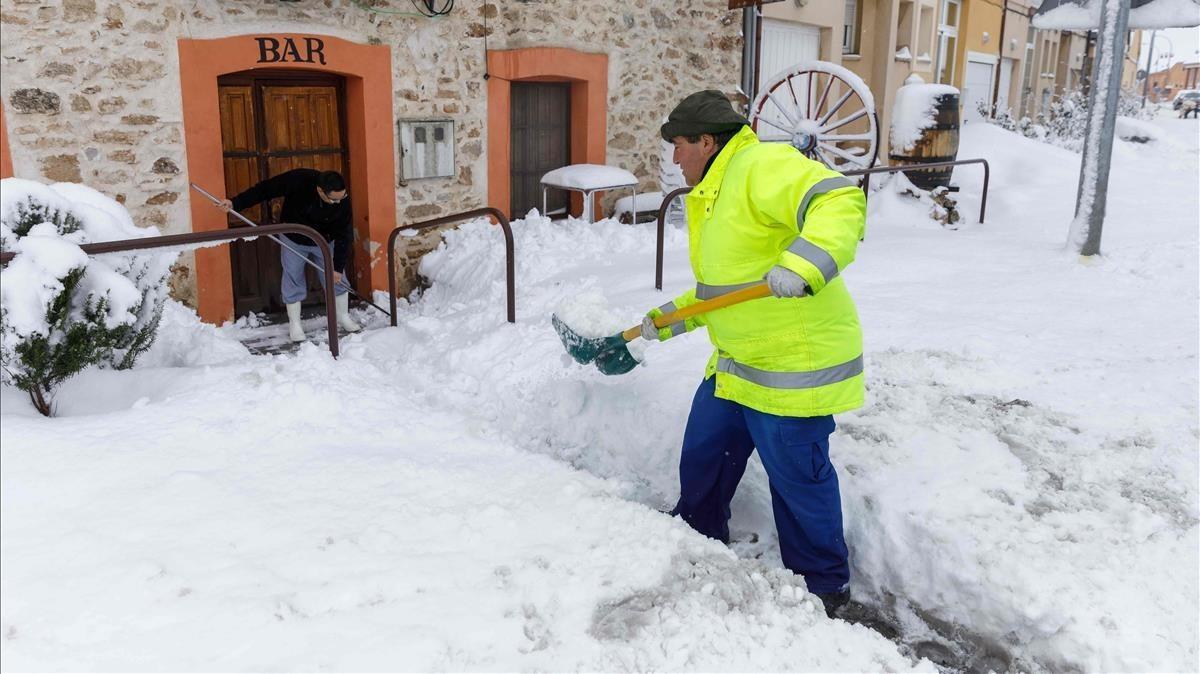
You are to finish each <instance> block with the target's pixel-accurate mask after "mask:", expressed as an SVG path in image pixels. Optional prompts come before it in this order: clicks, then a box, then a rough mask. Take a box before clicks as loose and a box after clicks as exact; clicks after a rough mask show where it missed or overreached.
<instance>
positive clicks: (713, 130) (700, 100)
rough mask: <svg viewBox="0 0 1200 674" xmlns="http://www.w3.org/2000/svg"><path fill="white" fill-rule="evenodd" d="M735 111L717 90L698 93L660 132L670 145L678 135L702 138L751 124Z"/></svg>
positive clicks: (691, 97) (675, 113)
mask: <svg viewBox="0 0 1200 674" xmlns="http://www.w3.org/2000/svg"><path fill="white" fill-rule="evenodd" d="M749 123H750V122H749V121H747V120H746V118H745V117H743V116H741V115H740V114H738V113H737V111H735V110H734V109H733V105H731V104H730V103H729V99H728V98H726V97H725V94H723V93H721V92H719V91H717V90H716V89H707V90H705V91H697V92H696V93H694V94H691V95H689V96H688V97H687V98H685V99H683V100H682V101H680V102H679V105H676V106H675V109H674V110H672V111H671V114H670V115H669V116H668V117H667V123H666V124H663V125H662V129H660V133H661V134H662V137H663V140H665V141H667V142H668V143H669V142H671V139H672V138H674V137H675V136H699V135H700V134H702V133H708V134H718V133H721V132H724V131H736V130H738V129H740V128H742V127H743V126H745V125H747V124H749Z"/></svg>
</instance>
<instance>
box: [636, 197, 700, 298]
mask: <svg viewBox="0 0 1200 674" xmlns="http://www.w3.org/2000/svg"><path fill="white" fill-rule="evenodd" d="M691 191H692V188H690V187H680V188H679V189H677V190H671V191H670V192H667V196H665V197H663V200H662V205H660V206H659V207H658V249H657V251H656V252H655V256H654V289H655V290H662V274H663V236H664V234H665V231H664V230H665V229H666V223H667V210H668V209H669V208H670V207H671V203H672V202H674V201H675V200H676V199H677V198H679V197H681V196H683V195H685V194H687V193H688V192H691ZM634 206H635V209H634V210H635V212H634V219H635V220H636V219H637V213H636V210H637V209H636V204H634Z"/></svg>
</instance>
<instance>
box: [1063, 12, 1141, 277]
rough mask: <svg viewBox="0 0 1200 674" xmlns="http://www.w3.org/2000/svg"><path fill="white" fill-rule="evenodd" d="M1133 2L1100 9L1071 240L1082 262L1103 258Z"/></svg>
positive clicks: (1070, 242) (1069, 242)
mask: <svg viewBox="0 0 1200 674" xmlns="http://www.w3.org/2000/svg"><path fill="white" fill-rule="evenodd" d="M1129 1H1130V0H1103V1H1102V2H1101V4H1100V8H1101V9H1100V30H1099V31H1097V33H1096V53H1095V54H1096V55H1095V60H1094V64H1093V67H1092V78H1091V80H1092V81H1091V86H1090V87H1089V88H1090V91H1089V93H1088V118H1087V134H1086V135H1085V136H1084V142H1083V162H1082V165H1081V168H1080V171H1079V191H1078V193H1077V198H1076V201H1075V220H1074V221H1073V222H1072V223H1071V234H1070V237H1069V241H1068V244H1069V245H1070V246H1071V247H1073V248H1077V249H1078V250H1079V254H1080V255H1082V256H1084V257H1090V256H1092V255H1097V254H1099V253H1100V234H1101V230H1102V229H1103V227H1104V211H1105V209H1106V207H1107V205H1108V174H1109V172H1110V169H1111V168H1112V146H1113V136H1114V135H1115V132H1116V124H1117V99H1118V98H1119V97H1120V95H1121V69H1122V68H1123V67H1124V65H1125V34H1126V33H1127V32H1128V29H1129Z"/></svg>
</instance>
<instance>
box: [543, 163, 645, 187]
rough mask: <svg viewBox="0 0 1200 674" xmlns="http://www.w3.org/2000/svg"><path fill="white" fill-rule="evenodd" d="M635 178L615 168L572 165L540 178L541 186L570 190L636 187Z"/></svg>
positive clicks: (596, 165)
mask: <svg viewBox="0 0 1200 674" xmlns="http://www.w3.org/2000/svg"><path fill="white" fill-rule="evenodd" d="M637 182H638V180H637V176H635V175H633V174H632V173H630V172H629V171H626V170H625V169H623V168H618V167H616V166H605V165H603V164H572V165H571V166H563V167H562V168H556V169H554V170H553V171H550V172H549V173H547V174H546V175H544V176H542V184H543V185H550V186H551V187H562V188H564V189H572V190H580V191H583V190H588V191H595V190H611V189H616V188H618V187H629V186H631V185H637Z"/></svg>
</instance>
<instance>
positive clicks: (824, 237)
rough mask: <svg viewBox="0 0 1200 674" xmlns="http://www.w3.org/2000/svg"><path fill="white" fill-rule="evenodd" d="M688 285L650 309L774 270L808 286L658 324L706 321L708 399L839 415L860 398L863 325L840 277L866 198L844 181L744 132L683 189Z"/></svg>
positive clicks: (718, 291)
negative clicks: (711, 390) (711, 387)
mask: <svg viewBox="0 0 1200 674" xmlns="http://www.w3.org/2000/svg"><path fill="white" fill-rule="evenodd" d="M687 219H688V234H689V253H690V258H691V263H692V272H693V273H694V274H695V276H696V280H697V284H696V288H694V289H690V290H688V291H687V292H685V293H683V294H682V295H680V296H679V297H677V298H675V300H673V301H672V302H669V303H667V304H666V305H663V306H662V307H659V308H658V309H654V310H652V311H651V315H652V316H657V315H659V314H661V313H665V312H668V311H671V310H674V309H675V308H683V307H686V306H689V305H691V304H694V303H696V302H697V301H699V300H703V299H711V298H713V297H717V296H720V295H722V294H724V293H727V292H732V291H734V290H737V289H738V288H742V287H745V286H747V285H751V284H755V283H760V282H761V281H762V279H763V277H764V276H765V275H766V273H767V271H768V270H770V269H771V267H773V266H775V265H782V266H784V267H787V268H788V269H791V270H792V271H794V272H796V273H797V274H799V275H800V276H802V277H803V278H804V280H805V281H806V282H807V283H808V287H809V292H810V293H812V294H811V295H809V296H807V297H803V298H790V299H784V298H776V297H769V298H763V299H758V300H751V301H749V302H745V303H743V304H739V305H735V306H732V307H728V308H725V309H720V310H717V311H714V312H711V313H709V314H705V315H701V316H699V317H696V318H694V319H688V320H687V321H685V322H683V323H680V324H677V325H673V326H668V327H666V328H663V329H662V330H660V333H659V334H660V336H662V337H663V338H664V339H666V338H670V337H673V336H675V335H678V334H682V333H683V332H687V331H690V330H693V329H695V328H697V327H699V326H701V325H706V326H707V327H708V335H709V339H710V340H711V341H712V343H713V345H714V346H715V347H716V351H715V353H713V355H712V358H711V359H710V360H709V363H708V367H707V370H706V372H705V377H709V376H713V375H715V376H716V377H717V382H716V395H717V397H719V398H724V399H727V400H732V401H734V402H738V403H741V404H743V405H746V406H748V407H751V408H754V409H756V410H759V411H762V412H767V413H769V414H778V415H782V416H795V417H808V416H822V415H826V414H835V413H838V412H844V411H846V410H850V409H854V408H856V407H859V406H861V405H862V403H863V397H864V385H863V359H862V329H861V328H860V326H859V323H858V314H857V312H856V311H855V308H854V302H853V301H852V300H851V299H850V293H849V292H848V291H847V290H846V286H845V284H844V282H843V281H842V278H841V276H840V274H841V272H842V270H844V269H845V268H846V266H847V265H849V264H850V262H852V261H853V260H854V252H855V249H856V248H857V246H858V242H859V240H860V239H861V238H862V237H863V233H864V229H865V224H866V199H865V198H864V197H863V193H862V191H861V190H859V189H858V188H857V187H855V186H854V184H853V183H852V182H850V181H849V180H848V179H847V178H845V177H843V176H842V175H840V174H839V173H837V172H836V171H833V170H831V169H829V168H826V167H825V166H824V165H823V164H820V163H818V162H816V161H813V160H811V159H808V158H806V157H805V156H803V155H802V154H800V152H798V151H797V150H796V149H795V148H793V147H791V146H790V145H786V144H781V143H760V142H759V141H758V137H757V136H755V135H754V132H753V131H752V130H751V129H750V127H743V128H742V130H741V131H740V132H738V134H737V135H736V136H734V137H733V138H732V139H731V140H730V141H729V143H728V144H726V145H725V147H724V148H722V150H721V152H720V153H719V154H718V155H717V157H716V159H715V160H714V161H713V163H712V166H710V167H709V169H708V172H707V173H706V174H705V176H704V178H703V179H702V180H701V181H700V183H699V184H698V185H696V187H695V188H694V189H693V190H692V192H691V193H690V194H689V195H688V196H687Z"/></svg>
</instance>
